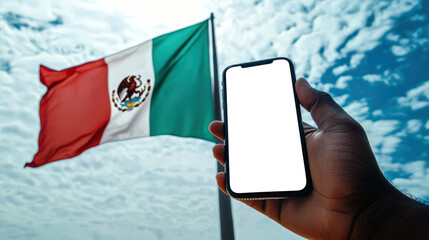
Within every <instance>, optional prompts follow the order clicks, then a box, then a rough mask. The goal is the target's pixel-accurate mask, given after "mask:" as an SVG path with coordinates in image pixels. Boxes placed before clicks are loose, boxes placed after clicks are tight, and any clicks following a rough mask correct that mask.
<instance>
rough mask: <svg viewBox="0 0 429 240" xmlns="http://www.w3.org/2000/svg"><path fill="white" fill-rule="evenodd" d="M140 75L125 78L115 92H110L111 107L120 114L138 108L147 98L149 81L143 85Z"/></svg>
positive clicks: (149, 87) (149, 88)
mask: <svg viewBox="0 0 429 240" xmlns="http://www.w3.org/2000/svg"><path fill="white" fill-rule="evenodd" d="M140 78H141V76H140V75H129V76H127V77H125V78H124V79H123V80H122V81H121V83H120V84H119V86H118V89H117V90H113V91H112V102H113V105H114V106H115V107H116V108H117V109H118V110H119V111H121V112H126V111H131V110H133V109H134V108H136V107H138V106H140V105H141V104H142V103H143V102H144V101H145V100H146V98H147V97H148V96H149V92H150V90H151V86H150V79H148V80H146V82H145V83H144V84H143V82H142V81H141V79H140Z"/></svg>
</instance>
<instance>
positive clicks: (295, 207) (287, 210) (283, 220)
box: [210, 78, 429, 239]
mask: <svg viewBox="0 0 429 240" xmlns="http://www.w3.org/2000/svg"><path fill="white" fill-rule="evenodd" d="M295 88H296V92H297V95H298V99H299V101H300V103H301V105H302V106H303V107H304V108H305V109H306V110H307V111H309V112H310V113H311V116H312V118H313V120H314V121H315V123H316V124H317V127H318V128H314V127H312V126H310V125H308V124H305V123H304V132H305V140H306V144H307V151H308V160H309V167H310V173H311V178H312V183H313V189H312V191H311V192H310V193H309V194H308V196H305V197H301V198H292V199H280V200H279V199H275V200H274V199H273V200H271V199H269V200H241V201H242V202H243V203H245V204H247V205H248V206H250V207H252V208H254V209H255V210H257V211H259V212H261V213H262V214H264V215H266V216H267V217H269V218H271V219H272V220H274V221H276V222H278V223H279V224H281V225H282V226H284V227H286V228H288V229H289V230H291V231H293V232H295V233H296V234H299V235H301V236H303V237H305V238H310V239H371V238H378V239H385V238H390V239H396V238H401V237H416V238H422V237H423V238H425V237H428V238H427V239H429V220H428V219H429V210H428V207H427V206H426V205H424V204H421V203H418V202H416V201H414V200H412V199H410V198H408V197H406V196H405V195H403V194H402V193H400V192H399V191H398V190H396V189H395V188H394V187H393V186H392V185H391V184H390V183H389V182H388V181H387V180H386V179H385V178H384V176H383V174H382V173H381V171H380V169H379V168H378V165H377V162H376V159H375V157H374V154H373V152H372V150H371V148H370V145H369V142H368V139H367V136H366V134H365V131H364V130H363V128H362V127H361V126H360V124H359V123H358V122H356V121H355V120H354V119H353V118H352V117H350V116H349V115H348V114H347V113H346V112H345V111H344V110H343V109H342V108H341V107H340V106H339V105H338V104H337V103H335V101H334V100H333V99H332V98H331V97H330V96H329V95H328V94H327V93H324V92H321V91H318V90H316V89H314V88H312V87H311V86H310V85H309V84H308V82H307V81H306V80H305V79H302V78H301V79H299V80H298V81H297V82H296V84H295ZM249 121H250V120H249ZM255 127H258V123H255ZM210 131H211V132H212V133H213V134H214V135H215V136H216V137H218V138H219V139H221V140H224V124H223V122H220V121H214V122H212V124H211V125H210ZM249 137H251V132H249ZM224 153H225V146H224V145H223V144H217V145H215V146H214V147H213V155H214V157H215V158H216V159H217V160H218V161H219V162H220V163H221V164H222V165H224V164H225V158H224ZM216 179H217V182H218V185H219V188H220V189H221V190H222V191H223V192H224V193H225V194H227V191H226V188H225V173H224V172H220V173H218V174H217V175H216ZM416 214H417V215H416ZM398 226H400V228H398ZM407 226H409V228H407ZM400 229H402V230H403V231H400ZM404 229H405V230H404ZM420 230H421V231H420Z"/></svg>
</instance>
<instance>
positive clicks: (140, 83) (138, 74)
mask: <svg viewBox="0 0 429 240" xmlns="http://www.w3.org/2000/svg"><path fill="white" fill-rule="evenodd" d="M208 21H209V20H206V21H203V22H201V23H198V24H195V25H192V26H190V27H187V28H184V29H181V30H178V31H175V32H172V33H168V34H165V35H162V36H159V37H157V38H154V39H152V40H149V41H146V42H144V43H141V44H139V45H137V46H134V47H132V48H129V49H126V50H124V51H121V52H119V53H116V54H113V55H110V56H108V57H105V58H103V59H100V60H97V61H93V62H88V63H85V64H82V65H79V66H75V67H71V68H68V69H64V70H61V71H56V70H53V69H49V68H47V67H45V66H41V67H40V81H41V82H42V83H43V84H44V85H45V86H46V87H47V88H48V90H47V92H46V94H45V95H44V96H43V98H42V100H41V101H40V122H41V129H40V135H39V150H38V152H37V153H36V155H35V156H34V159H33V161H32V162H31V163H27V164H26V165H25V166H26V167H39V166H41V165H44V164H46V163H50V162H53V161H57V160H61V159H67V158H71V157H75V156H77V155H79V154H81V153H82V152H83V151H85V150H87V149H89V148H91V147H94V146H97V145H99V144H102V143H106V142H112V141H120V140H125V139H132V138H138V137H147V136H155V135H163V134H168V135H176V136H184V137H195V138H200V139H205V140H209V141H213V140H214V139H213V138H212V136H211V134H210V133H209V132H208V125H209V124H210V122H211V121H212V120H213V119H214V116H213V105H212V104H213V101H212V87H211V75H210V59H209V57H210V56H209V55H210V54H209V31H208Z"/></svg>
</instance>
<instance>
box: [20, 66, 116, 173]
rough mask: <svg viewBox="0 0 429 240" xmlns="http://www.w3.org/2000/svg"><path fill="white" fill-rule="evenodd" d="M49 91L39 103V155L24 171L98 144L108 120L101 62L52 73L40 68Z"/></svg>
mask: <svg viewBox="0 0 429 240" xmlns="http://www.w3.org/2000/svg"><path fill="white" fill-rule="evenodd" d="M40 81H41V82H42V83H43V84H44V85H45V86H46V87H48V91H47V92H46V94H45V95H44V96H43V98H42V100H41V101H40V124H41V129H40V135H39V151H38V152H37V153H36V155H35V156H34V159H33V161H32V162H31V163H26V164H25V166H24V167H38V166H41V165H43V164H46V163H49V162H53V161H56V160H61V159H66V158H71V157H75V156H77V155H79V154H81V153H82V152H83V151H85V150H86V149H88V148H91V147H94V146H96V145H98V144H99V143H100V140H101V137H102V135H103V132H104V129H105V128H106V125H107V123H108V122H109V120H110V98H109V91H108V71H107V64H106V63H105V62H104V59H100V60H98V61H94V62H89V63H85V64H82V65H79V66H76V67H72V68H68V69H64V70H62V71H55V70H52V69H49V68H47V67H45V66H40Z"/></svg>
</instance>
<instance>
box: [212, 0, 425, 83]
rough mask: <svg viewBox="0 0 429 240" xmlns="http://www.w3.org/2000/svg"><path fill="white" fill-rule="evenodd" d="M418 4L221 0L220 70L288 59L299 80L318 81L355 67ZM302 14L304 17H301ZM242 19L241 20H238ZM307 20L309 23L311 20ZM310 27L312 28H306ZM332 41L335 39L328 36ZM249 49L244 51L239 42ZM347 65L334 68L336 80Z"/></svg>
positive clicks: (219, 13) (216, 6)
mask: <svg viewBox="0 0 429 240" xmlns="http://www.w3.org/2000/svg"><path fill="white" fill-rule="evenodd" d="M418 3H419V2H418V1H413V0H412V1H397V2H394V3H389V4H387V3H384V2H377V1H360V2H350V1H335V2H323V1H309V2H308V3H301V2H296V1H284V2H273V1H262V2H251V1H224V2H221V3H220V4H217V3H216V4H214V3H213V5H212V7H213V8H214V9H215V14H216V16H217V19H219V23H218V24H217V29H216V30H217V34H218V39H222V41H219V52H220V54H219V55H220V56H219V63H220V66H221V68H223V67H225V66H227V65H230V64H233V63H236V62H240V61H249V60H253V59H263V58H267V57H273V56H289V57H292V58H293V60H294V61H295V63H296V64H295V66H296V73H297V75H298V76H303V75H304V76H305V75H308V78H309V80H310V82H319V81H320V77H321V75H322V74H323V73H324V72H326V70H327V69H328V68H330V67H333V66H334V65H335V64H336V63H337V62H338V61H339V60H342V59H348V57H351V58H352V59H351V60H352V61H351V62H350V65H351V66H350V67H352V68H353V67H357V66H358V65H359V63H360V61H361V60H362V59H363V57H364V55H365V52H366V51H370V50H372V49H374V48H375V47H376V46H378V45H379V44H380V43H381V40H382V38H383V36H384V35H385V34H386V33H387V32H388V31H389V30H390V29H392V27H393V23H394V20H395V19H396V18H397V17H399V16H401V15H402V14H403V13H405V12H408V11H410V10H411V9H414V8H415V7H416V6H417V5H418ZM303 11H305V13H304V12H303ZM243 19H246V20H245V21H243ZM310 20H311V21H310ZM310 22H311V24H310ZM332 36H335V37H332ZM244 42H245V43H246V44H248V45H247V46H248V47H246V48H245V49H243V43H244ZM345 70H347V66H344V67H343V68H336V70H335V71H334V74H336V75H339V74H341V73H343V72H344V71H345Z"/></svg>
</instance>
